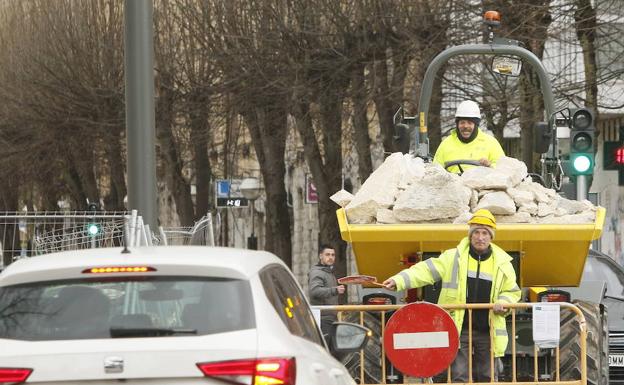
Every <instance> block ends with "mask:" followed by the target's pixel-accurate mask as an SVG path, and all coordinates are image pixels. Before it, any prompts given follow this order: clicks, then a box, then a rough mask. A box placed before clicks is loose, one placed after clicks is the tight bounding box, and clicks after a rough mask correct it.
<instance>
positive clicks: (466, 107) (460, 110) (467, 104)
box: [455, 100, 481, 119]
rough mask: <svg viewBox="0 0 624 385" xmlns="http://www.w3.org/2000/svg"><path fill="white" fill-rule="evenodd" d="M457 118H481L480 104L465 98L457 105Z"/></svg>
mask: <svg viewBox="0 0 624 385" xmlns="http://www.w3.org/2000/svg"><path fill="white" fill-rule="evenodd" d="M455 117H456V118H477V119H481V111H480V110H479V105H478V104H477V103H475V102H473V101H472V100H464V101H463V102H461V103H459V106H457V111H455Z"/></svg>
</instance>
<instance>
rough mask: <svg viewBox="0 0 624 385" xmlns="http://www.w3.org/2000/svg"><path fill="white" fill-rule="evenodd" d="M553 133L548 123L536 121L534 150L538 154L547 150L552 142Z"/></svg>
mask: <svg viewBox="0 0 624 385" xmlns="http://www.w3.org/2000/svg"><path fill="white" fill-rule="evenodd" d="M552 135H553V133H552V130H551V129H550V127H549V126H548V124H547V123H545V122H537V123H535V127H533V151H534V152H536V153H538V154H543V153H545V152H547V151H548V147H549V146H550V143H551V142H552Z"/></svg>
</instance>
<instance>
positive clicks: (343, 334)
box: [331, 322, 372, 353]
mask: <svg viewBox="0 0 624 385" xmlns="http://www.w3.org/2000/svg"><path fill="white" fill-rule="evenodd" d="M371 335H372V332H371V331H370V329H368V328H366V327H364V326H361V325H357V324H354V323H349V322H334V323H333V324H332V331H331V344H332V349H333V350H334V351H336V352H340V353H351V352H357V351H359V350H362V349H364V346H366V343H367V342H368V338H369V337H370V336H371Z"/></svg>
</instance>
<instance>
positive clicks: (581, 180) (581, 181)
mask: <svg viewBox="0 0 624 385" xmlns="http://www.w3.org/2000/svg"><path fill="white" fill-rule="evenodd" d="M585 199H587V175H577V177H576V200H579V201H582V200H585Z"/></svg>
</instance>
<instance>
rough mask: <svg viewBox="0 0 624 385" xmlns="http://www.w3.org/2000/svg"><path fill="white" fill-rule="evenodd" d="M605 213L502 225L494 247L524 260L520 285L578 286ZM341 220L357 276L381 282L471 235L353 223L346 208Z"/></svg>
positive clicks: (459, 227) (447, 227) (440, 228)
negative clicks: (583, 219) (578, 219)
mask: <svg viewBox="0 0 624 385" xmlns="http://www.w3.org/2000/svg"><path fill="white" fill-rule="evenodd" d="M605 214H606V213H605V209H604V208H603V207H598V209H597V211H596V218H595V221H594V223H583V224H527V223H523V224H508V223H501V224H499V225H498V226H497V229H496V239H495V240H494V243H496V245H498V246H499V247H501V248H502V249H503V250H505V251H507V252H508V253H514V252H515V253H517V254H518V255H519V262H518V265H519V273H518V276H519V283H520V286H522V287H527V286H578V284H579V282H580V280H581V275H582V273H583V267H584V266H585V259H586V258H587V253H588V250H589V247H590V245H591V242H592V241H593V240H596V239H598V238H600V235H601V233H602V227H603V225H604V221H605ZM336 215H337V217H338V224H339V226H340V233H341V236H342V239H343V240H345V241H347V242H349V243H351V245H352V247H353V252H354V254H355V259H356V263H357V268H358V273H359V274H364V275H370V276H375V277H377V278H378V279H379V280H380V281H383V280H385V279H386V278H388V277H390V276H392V275H394V274H396V273H398V272H399V271H401V270H402V269H404V268H406V267H407V266H408V261H409V260H410V257H413V256H418V255H421V253H435V254H439V253H441V252H442V251H444V250H446V249H451V248H454V247H455V246H457V244H458V243H459V241H460V240H461V239H462V238H464V237H465V236H467V235H468V225H465V224H438V223H436V224H416V223H414V224H412V223H410V224H349V223H348V221H347V216H346V213H345V211H344V209H339V210H338V211H337V212H336ZM412 260H413V258H412Z"/></svg>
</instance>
